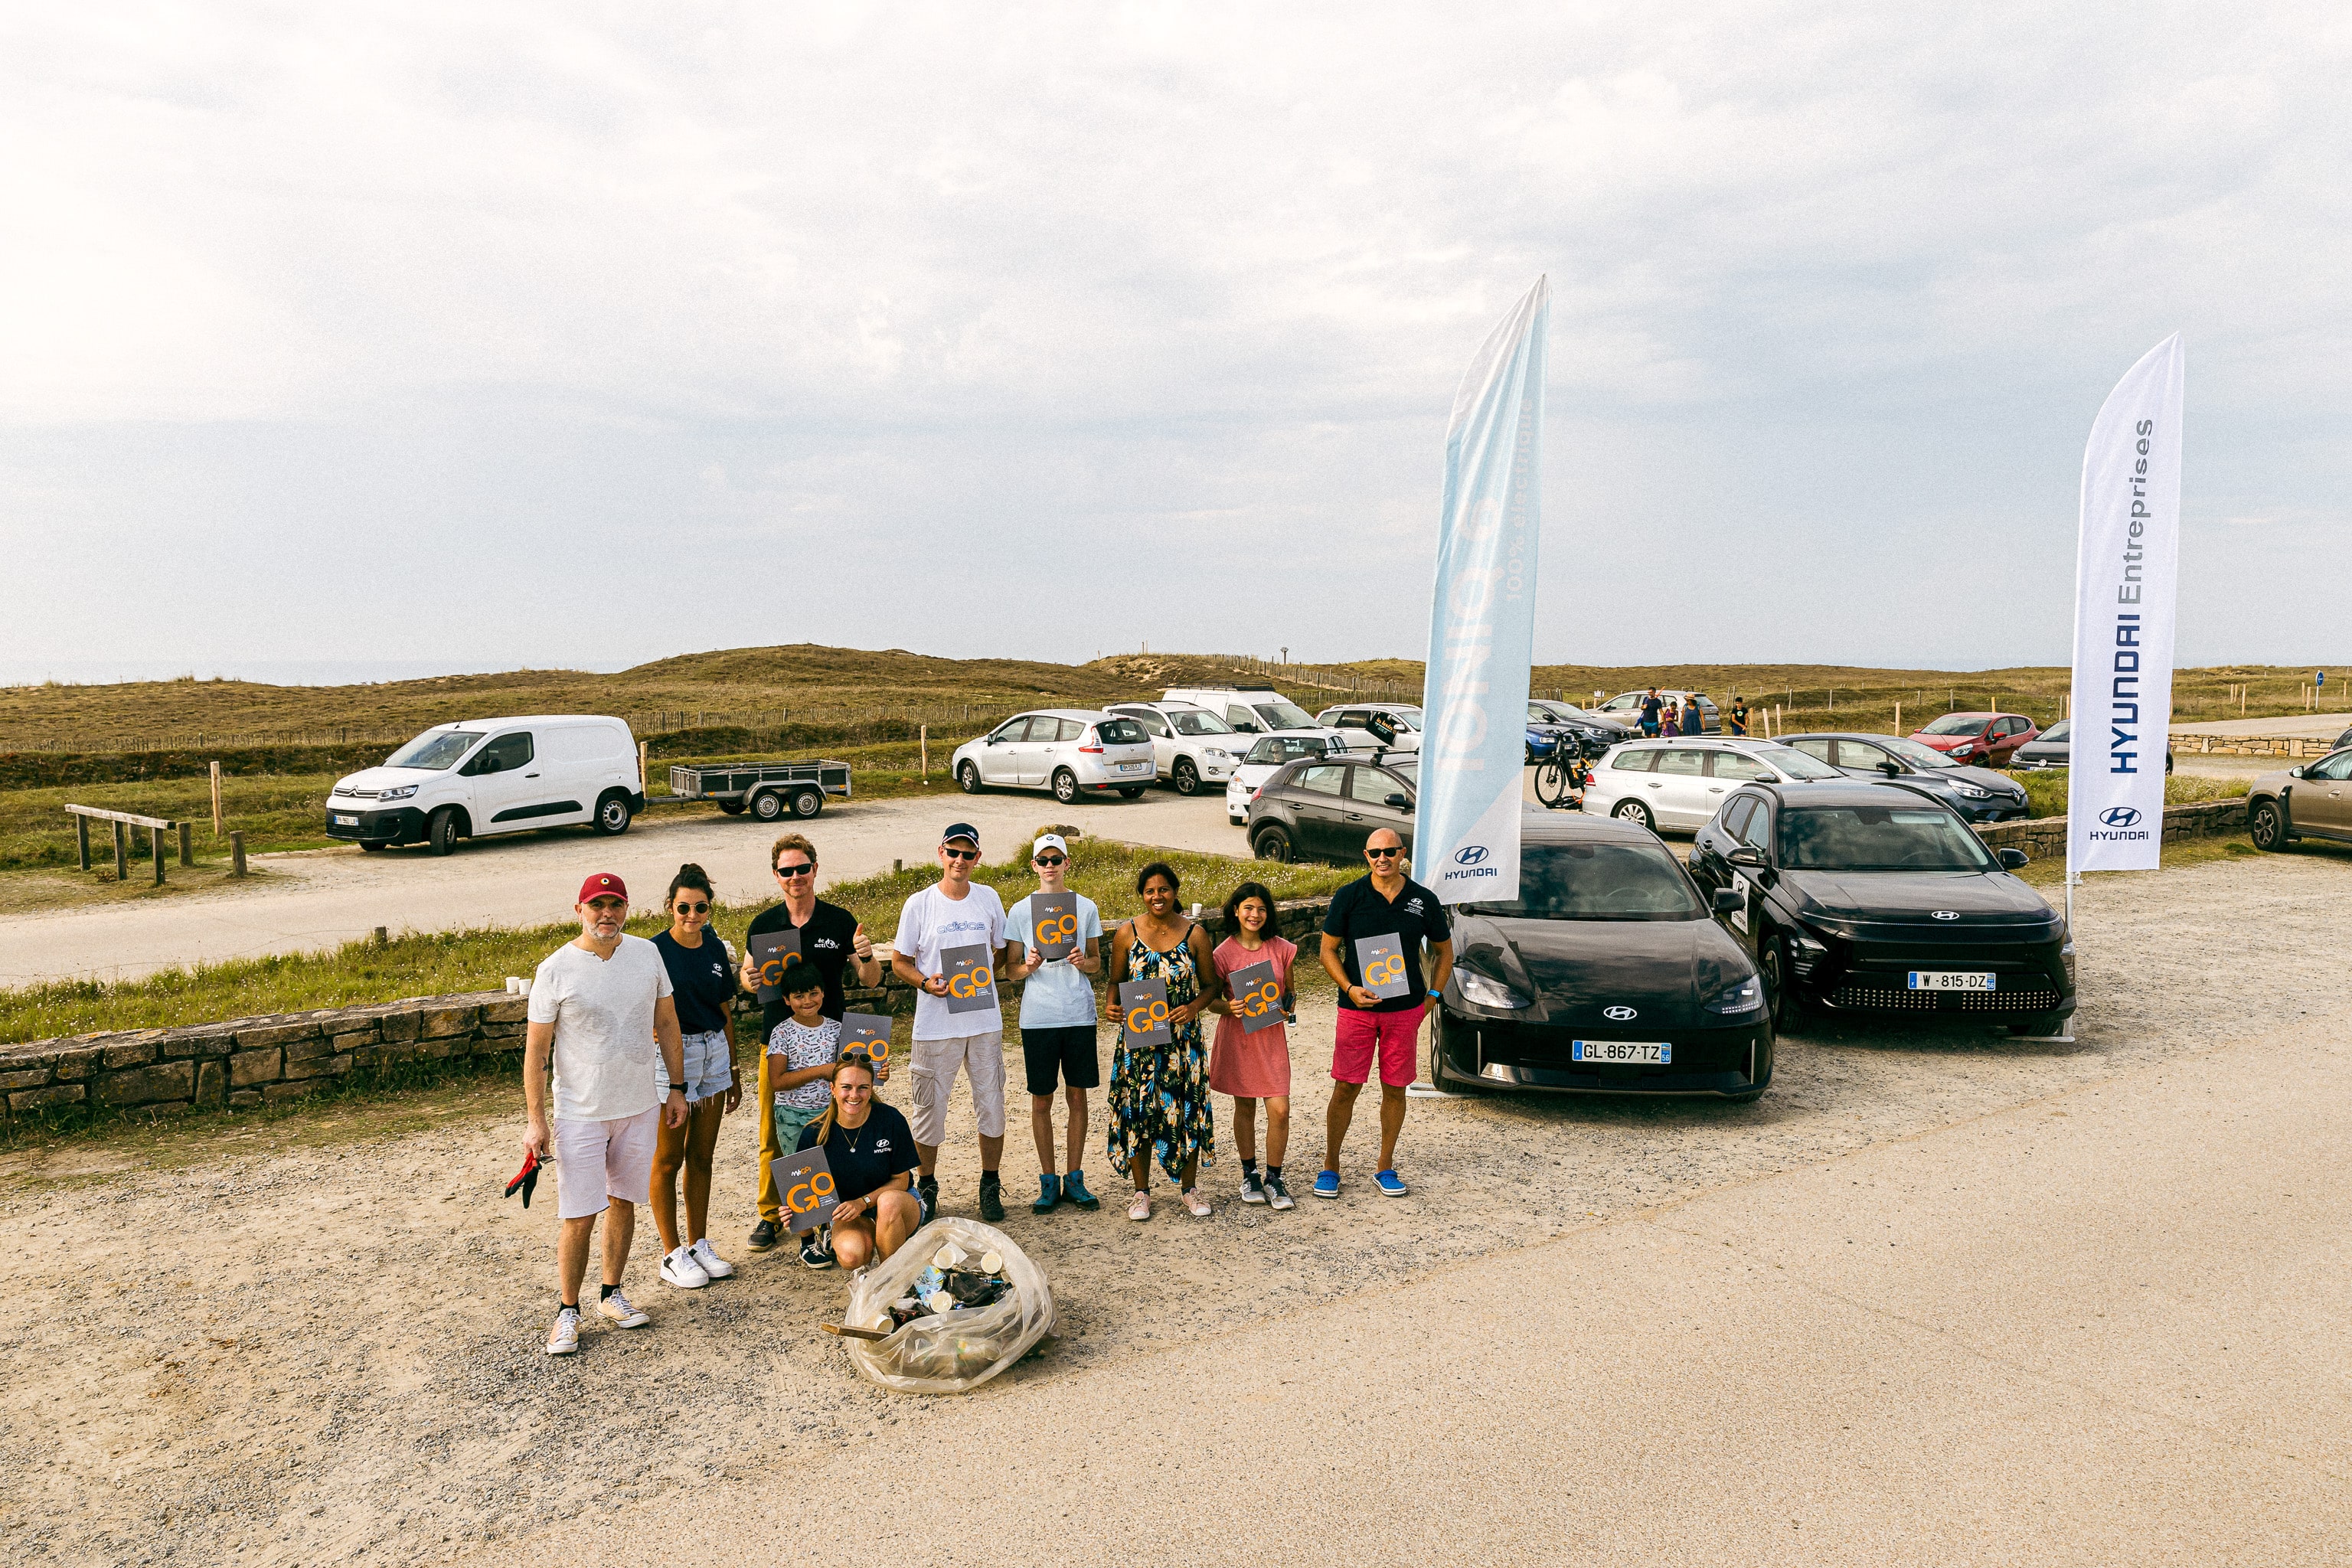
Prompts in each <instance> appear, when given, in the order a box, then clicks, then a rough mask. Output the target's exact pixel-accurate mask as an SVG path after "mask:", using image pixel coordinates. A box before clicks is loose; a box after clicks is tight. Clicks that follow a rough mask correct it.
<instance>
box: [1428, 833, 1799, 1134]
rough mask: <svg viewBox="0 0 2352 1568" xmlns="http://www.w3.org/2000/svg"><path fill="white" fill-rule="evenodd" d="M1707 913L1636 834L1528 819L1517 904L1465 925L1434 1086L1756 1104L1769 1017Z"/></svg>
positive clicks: (1464, 911)
mask: <svg viewBox="0 0 2352 1568" xmlns="http://www.w3.org/2000/svg"><path fill="white" fill-rule="evenodd" d="M1721 897H1722V898H1723V899H1724V900H1725V902H1726V904H1727V905H1728V904H1729V903H1731V902H1735V901H1737V900H1738V895H1737V894H1731V893H1726V894H1723V895H1721ZM1711 912H1712V909H1711V905H1710V901H1709V898H1708V896H1707V895H1706V893H1705V892H1703V891H1702V890H1701V889H1699V888H1698V886H1697V885H1696V883H1695V882H1694V881H1693V880H1692V879H1691V877H1690V874H1689V873H1688V872H1687V871H1685V869H1684V868H1682V867H1681V866H1680V865H1678V864H1676V863H1675V858H1674V856H1673V855H1672V854H1671V853H1670V852H1669V851H1668V850H1667V848H1666V847H1665V846H1664V845H1663V844H1660V843H1659V842H1658V841H1657V839H1656V837H1654V836H1653V835H1651V834H1649V833H1647V832H1644V831H1643V829H1642V828H1640V827H1638V826H1635V825H1633V824H1632V823H1630V822H1612V821H1610V820H1609V819H1607V818H1605V817H1576V816H1558V815H1549V816H1543V817H1541V818H1539V819H1538V818H1532V817H1531V818H1529V819H1528V820H1526V821H1525V822H1524V823H1523V824H1522V825H1521V826H1520V829H1519V896H1518V897H1517V899H1514V900H1509V901H1507V902H1492V903H1471V904H1465V905H1463V906H1461V909H1460V910H1459V911H1458V912H1457V914H1456V916H1455V918H1454V973H1453V976H1452V977H1451V978H1450V979H1448V980H1447V982H1446V984H1445V989H1444V992H1443V993H1442V994H1440V996H1439V998H1438V1007H1437V1025H1436V1028H1435V1031H1434V1034H1433V1042H1434V1043H1433V1048H1432V1050H1431V1052H1430V1069H1431V1070H1430V1077H1431V1079H1432V1080H1433V1082H1434V1083H1435V1084H1436V1085H1437V1087H1438V1088H1440V1089H1447V1088H1453V1089H1461V1088H1465V1087H1468V1086H1471V1085H1475V1086H1478V1087H1481V1088H1486V1087H1490V1086H1497V1085H1507V1086H1509V1087H1512V1088H1516V1089H1568V1090H1576V1091H1580V1092H1583V1093H1587V1094H1705V1095H1716V1096H1720V1097H1722V1098H1725V1099H1728V1100H1754V1099H1756V1098H1757V1097H1758V1096H1759V1095H1760V1094H1762V1093H1763V1092H1764V1090H1765V1089H1766V1088H1767V1087H1769V1085H1770V1083H1771V1081H1772V1047H1773V1028H1772V1019H1771V1013H1770V1009H1769V1006H1768V1005H1767V1002H1766V999H1765V995H1764V984H1763V981H1762V979H1761V977H1760V976H1759V973H1757V968H1756V964H1755V961H1754V960H1753V959H1751V958H1750V957H1749V956H1748V953H1747V952H1746V951H1744V949H1743V948H1742V947H1741V945H1740V943H1739V942H1738V940H1737V939H1735V938H1734V937H1733V936H1732V935H1731V934H1730V933H1729V932H1728V931H1726V930H1725V929H1724V928H1723V927H1722V926H1720V925H1718V924H1717V923H1716V921H1714V920H1712V919H1710V918H1709V917H1710V914H1711Z"/></svg>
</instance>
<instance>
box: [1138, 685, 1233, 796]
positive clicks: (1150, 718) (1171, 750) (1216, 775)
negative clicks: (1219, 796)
mask: <svg viewBox="0 0 2352 1568" xmlns="http://www.w3.org/2000/svg"><path fill="white" fill-rule="evenodd" d="M1108 711H1110V712H1113V713H1116V714H1118V715H1119V716H1120V717H1121V718H1124V719H1132V720H1134V721H1136V722H1137V723H1138V724H1140V725H1142V726H1143V732H1144V733H1145V734H1147V735H1149V736H1150V737H1151V755H1152V765H1153V767H1154V768H1155V769H1156V770H1157V773H1158V775H1159V778H1160V782H1161V783H1163V784H1171V785H1173V786H1174V787H1175V790H1176V793H1177V794H1178V795H1198V794H1200V793H1201V785H1202V784H1203V783H1207V784H1223V783H1224V782H1225V781H1226V780H1227V779H1230V778H1232V777H1233V776H1234V769H1235V768H1237V767H1239V766H1240V765H1241V761H1242V755H1243V753H1244V752H1247V751H1248V750H1249V745H1248V742H1246V741H1245V740H1244V738H1243V737H1242V736H1241V735H1240V734H1238V733H1236V732H1235V731H1234V727H1233V726H1232V725H1231V724H1228V723H1226V722H1225V721H1223V719H1221V718H1219V717H1218V716H1217V715H1216V714H1214V713H1212V712H1210V711H1209V710H1207V709H1206V708H1202V707H1198V706H1196V705H1195V704H1193V703H1190V702H1114V703H1112V704H1111V705H1110V707H1109V709H1108Z"/></svg>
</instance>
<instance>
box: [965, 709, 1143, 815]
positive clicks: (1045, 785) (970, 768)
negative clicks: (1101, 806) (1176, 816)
mask: <svg viewBox="0 0 2352 1568" xmlns="http://www.w3.org/2000/svg"><path fill="white" fill-rule="evenodd" d="M948 771H949V772H950V773H953V774H955V781H956V783H957V784H961V785H962V786H963V792H964V794H966V795H978V794H979V793H980V792H981V791H982V790H983V789H985V788H987V787H989V786H990V785H992V784H994V785H1000V786H1010V787H1012V788H1015V789H1045V790H1051V791H1053V792H1054V798H1055V800H1058V801H1060V802H1062V803H1063V804H1064V805H1068V804H1069V803H1070V802H1071V801H1074V800H1076V799H1077V798H1078V796H1079V795H1081V794H1084V793H1086V792H1087V791H1089V790H1091V791H1095V792H1097V793H1100V792H1102V791H1105V790H1114V789H1115V790H1117V791H1118V793H1119V794H1120V795H1124V796H1126V797H1127V798H1128V799H1129V800H1133V799H1134V798H1135V797H1136V796H1138V795H1141V794H1142V793H1143V789H1144V786H1145V785H1146V784H1150V782H1151V780H1152V777H1153V774H1154V773H1155V771H1156V770H1155V768H1154V766H1153V763H1152V755H1151V737H1150V736H1149V735H1147V734H1145V733H1144V732H1143V726H1142V725H1140V724H1139V723H1137V722H1136V721H1134V720H1132V719H1129V718H1126V717H1124V716H1122V715H1120V714H1117V713H1099V712H1097V711H1095V710H1092V709H1087V708H1040V709H1034V710H1031V711H1029V712H1027V713H1015V714H1014V715H1013V717H1012V718H1010V719H1007V720H1006V721H1004V722H1003V723H1002V724H999V725H998V726H997V727H996V728H995V729H993V730H991V731H989V732H988V733H987V734H985V735H982V736H981V737H980V738H979V739H978V740H976V741H966V742H964V743H963V744H962V745H961V746H958V747H957V748H956V749H955V754H954V755H953V756H951V757H950V758H949V759H948Z"/></svg>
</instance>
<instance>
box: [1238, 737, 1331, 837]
mask: <svg viewBox="0 0 2352 1568" xmlns="http://www.w3.org/2000/svg"><path fill="white" fill-rule="evenodd" d="M1344 754H1345V753H1344V752H1341V751H1340V750H1339V748H1338V747H1336V746H1333V745H1330V744H1328V743H1327V742H1325V741H1324V739H1323V738H1322V737H1321V736H1320V735H1260V736H1259V737H1258V738H1257V740H1256V741H1255V742H1253V743H1252V744H1251V746H1250V749H1249V751H1248V752H1247V753H1246V754H1245V755H1244V757H1243V758H1242V761H1241V765H1240V766H1239V767H1237V768H1235V769H1234V776H1233V778H1232V780H1231V782H1229V783H1228V784H1226V785H1225V817H1226V820H1227V821H1229V822H1231V823H1232V824H1233V825H1234V826H1235V827H1243V826H1247V825H1248V823H1249V808H1250V802H1252V801H1254V800H1255V799H1256V798H1257V792H1258V791H1259V790H1260V789H1261V788H1263V787H1264V786H1265V781H1266V780H1268V779H1270V778H1272V777H1273V776H1274V775H1275V774H1276V773H1280V772H1281V771H1282V769H1283V768H1284V767H1285V766H1286V765H1287V764H1288V763H1295V762H1297V761H1298V759H1299V758H1301V757H1322V756H1341V755H1344Z"/></svg>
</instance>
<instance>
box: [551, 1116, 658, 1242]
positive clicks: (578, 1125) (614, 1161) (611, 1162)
mask: <svg viewBox="0 0 2352 1568" xmlns="http://www.w3.org/2000/svg"><path fill="white" fill-rule="evenodd" d="M660 1137H661V1107H660V1106H658V1105H656V1106H655V1107H654V1108H653V1109H652V1110H646V1111H641V1112H639V1113H638V1114H637V1115H635V1116H624V1117H622V1118H620V1119H619V1120H618V1121H562V1119H560V1118H559V1119H558V1120H557V1121H556V1123H555V1136H554V1138H553V1139H552V1140H551V1142H553V1143H554V1145H555V1215H556V1217H557V1218H558V1219H586V1218H587V1217H588V1216H589V1215H593V1214H602V1213H604V1200H605V1199H607V1198H619V1199H621V1200H622V1201H623V1202H624V1203H632V1204H641V1203H644V1202H645V1201H646V1189H647V1188H649V1187H651V1186H652V1185H653V1180H654V1145H655V1144H656V1142H659V1141H660Z"/></svg>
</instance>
